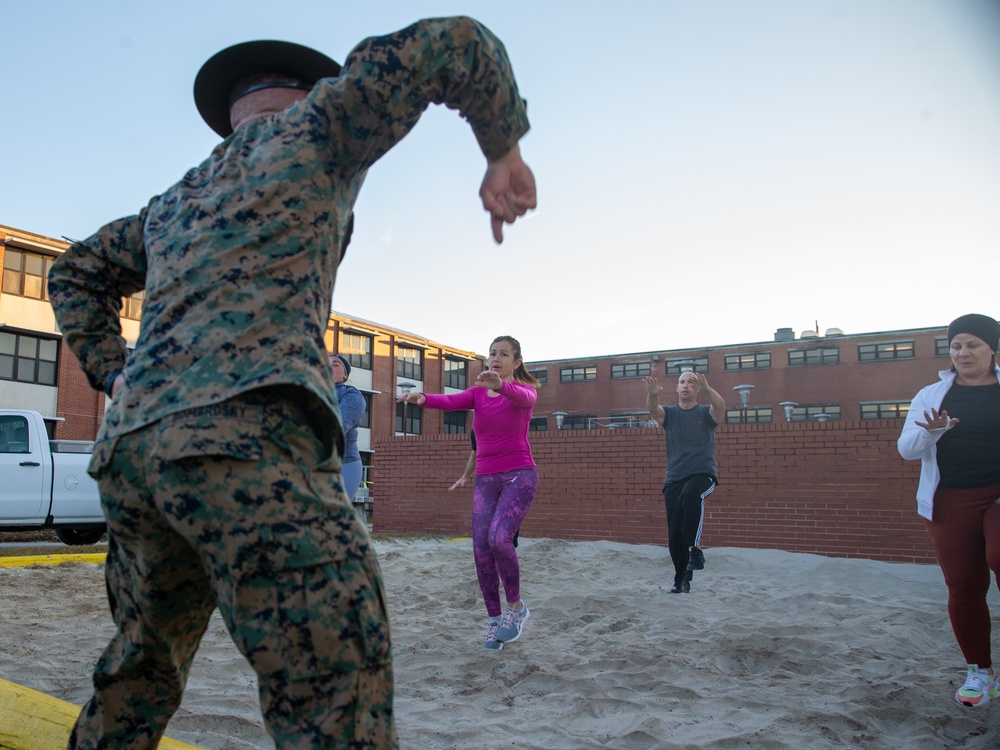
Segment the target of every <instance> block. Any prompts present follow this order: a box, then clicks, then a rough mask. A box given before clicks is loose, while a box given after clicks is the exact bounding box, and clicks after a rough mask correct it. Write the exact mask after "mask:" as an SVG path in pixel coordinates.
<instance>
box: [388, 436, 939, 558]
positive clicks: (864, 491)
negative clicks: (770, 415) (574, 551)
mask: <svg viewBox="0 0 1000 750" xmlns="http://www.w3.org/2000/svg"><path fill="white" fill-rule="evenodd" d="M901 426H902V423H901V422H900V421H899V420H870V421H856V422H827V423H822V424H821V423H805V422H793V423H785V422H782V423H777V424H766V425H723V426H721V427H719V430H718V432H717V435H716V449H717V457H718V460H719V473H720V476H719V479H720V482H721V484H720V486H719V487H718V489H716V491H715V492H714V493H713V494H712V495H711V496H710V497H709V498H708V501H707V503H706V514H705V523H704V529H703V533H702V543H703V545H704V546H705V547H758V548H775V549H783V550H788V551H794V552H811V553H817V554H822V555H830V556H835V557H864V558H873V559H878V560H888V561H892V562H921V563H928V562H933V561H934V553H933V550H932V548H931V546H930V541H929V539H928V535H927V531H926V528H925V526H924V522H923V519H921V518H920V517H919V516H918V515H917V513H916V500H915V499H914V495H915V493H916V488H917V478H918V474H919V462H908V461H903V460H902V459H901V458H900V457H899V454H898V453H897V452H896V438H897V437H898V435H899V430H900V427H901ZM531 445H532V451H533V453H534V456H535V461H536V462H537V463H538V472H539V477H540V485H539V491H538V496H537V497H536V499H535V503H534V505H533V506H532V508H531V512H530V513H529V514H528V517H527V518H526V519H525V522H524V525H523V526H522V531H523V533H524V534H525V535H526V536H536V537H553V538H558V539H577V540H598V539H608V540H612V541H617V542H628V543H638V544H660V545H665V544H666V535H667V528H666V518H665V513H664V508H663V495H662V494H661V492H660V489H661V486H662V482H663V474H664V469H665V461H666V459H665V449H664V441H663V433H662V431H661V430H659V429H631V430H604V429H601V430H579V431H562V432H558V431H549V432H538V433H532V435H531ZM374 448H375V456H374V465H375V466H377V467H378V473H377V476H378V481H377V482H376V484H375V487H374V501H375V502H374V518H373V528H374V530H375V531H376V532H382V533H406V532H409V533H428V534H450V535H456V536H468V535H469V533H470V531H471V523H470V507H471V502H472V490H471V487H469V486H466V487H465V488H463V489H461V490H456V491H454V492H448V487H449V486H450V485H451V483H452V482H454V481H455V479H456V478H458V476H459V475H460V474H461V473H462V469H463V467H464V466H465V461H466V459H467V457H468V454H469V440H468V437H467V436H465V435H430V436H425V437H417V436H410V437H407V438H384V439H379V440H377V441H376V444H375V446H374Z"/></svg>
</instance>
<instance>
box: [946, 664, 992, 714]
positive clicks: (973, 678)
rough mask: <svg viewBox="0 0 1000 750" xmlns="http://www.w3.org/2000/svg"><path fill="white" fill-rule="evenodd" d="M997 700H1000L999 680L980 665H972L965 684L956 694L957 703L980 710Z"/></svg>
mask: <svg viewBox="0 0 1000 750" xmlns="http://www.w3.org/2000/svg"><path fill="white" fill-rule="evenodd" d="M997 698H1000V682H998V680H997V678H996V677H995V676H993V675H991V674H990V673H989V672H987V671H986V670H985V669H980V668H979V666H978V665H976V664H970V665H969V671H968V673H967V675H966V677H965V684H964V685H962V687H960V688H959V689H958V692H956V693H955V701H956V702H957V703H958V704H959V705H962V706H968V707H969V708H979V707H980V706H985V705H986V704H987V703H989V702H990V701H991V700H996V699H997Z"/></svg>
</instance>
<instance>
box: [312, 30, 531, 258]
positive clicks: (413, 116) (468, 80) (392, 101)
mask: <svg viewBox="0 0 1000 750" xmlns="http://www.w3.org/2000/svg"><path fill="white" fill-rule="evenodd" d="M309 101H310V102H312V103H313V104H315V105H316V106H318V107H320V108H321V109H322V110H323V111H324V112H325V114H326V116H327V117H328V118H329V119H330V121H331V122H332V123H334V124H335V127H334V128H333V129H332V131H331V145H332V146H333V148H334V149H335V151H336V152H337V159H336V164H337V167H338V168H339V169H342V170H344V172H345V174H346V175H349V176H352V177H353V176H354V175H356V174H358V173H359V172H360V171H363V170H365V169H367V168H368V167H370V166H371V165H372V164H374V163H375V162H376V161H378V159H380V158H381V157H382V156H383V155H384V154H385V153H386V152H387V151H388V150H389V149H391V148H392V147H393V146H394V145H395V144H396V143H397V142H398V141H399V140H400V139H401V138H403V136H405V135H406V134H407V133H408V132H409V131H410V129H411V128H412V127H413V126H414V125H416V123H417V120H418V119H419V118H420V115H421V113H423V111H424V109H426V107H427V106H428V105H429V104H444V105H445V106H447V107H450V108H451V109H457V110H458V111H459V112H460V113H461V114H462V116H463V117H464V118H465V119H466V120H468V122H469V125H471V126H472V131H473V133H474V134H475V136H476V140H477V141H478V142H479V147H480V149H481V150H482V152H483V155H484V156H485V157H486V160H487V162H488V166H487V169H486V176H485V177H484V179H483V184H482V188H481V189H480V196H481V197H482V200H483V206H484V208H485V209H486V210H487V211H488V212H489V213H490V221H491V224H492V226H493V236H494V238H495V239H496V241H497V242H501V241H502V239H503V236H502V233H501V231H502V226H503V224H504V223H508V224H510V223H512V222H513V221H514V220H515V219H516V218H517V217H518V216H523V215H524V213H525V212H526V211H527V210H528V209H530V208H533V207H534V206H535V178H534V176H533V175H532V174H531V170H530V169H528V168H527V166H526V165H525V164H524V162H523V161H522V160H521V155H520V151H519V150H518V148H517V145H518V141H519V140H520V139H521V137H522V136H523V135H524V134H525V133H526V132H527V131H528V115H527V103H526V102H525V101H524V100H523V99H522V98H521V95H520V93H519V92H518V88H517V81H516V80H515V78H514V71H513V68H512V67H511V64H510V60H509V59H508V57H507V51H506V50H505V49H504V46H503V44H502V43H501V42H500V40H499V39H497V37H496V36H495V35H494V34H493V33H492V32H491V31H490V30H489V29H488V28H486V27H485V26H483V25H482V24H481V23H479V22H478V21H476V20H474V19H471V18H467V17H455V18H429V19H425V20H422V21H418V22H417V23H414V24H412V25H410V26H407V27H406V28H404V29H400V30H399V31H397V32H394V33H392V34H387V35H385V36H380V37H371V38H369V39H366V40H364V41H363V42H361V43H360V44H359V45H358V46H357V47H355V48H354V50H353V51H352V52H351V53H350V55H348V58H347V60H346V61H345V62H344V67H343V69H342V71H341V74H340V76H338V77H337V78H329V79H325V80H324V81H323V82H321V84H320V85H318V86H317V87H316V88H315V89H314V90H313V93H311V94H310V96H309ZM359 135H363V137H359Z"/></svg>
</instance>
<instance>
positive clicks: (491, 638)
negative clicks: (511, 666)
mask: <svg viewBox="0 0 1000 750" xmlns="http://www.w3.org/2000/svg"><path fill="white" fill-rule="evenodd" d="M499 628H500V622H499V621H498V620H497V621H494V620H487V621H486V640H485V641H483V648H491V649H493V650H495V651H499V650H500V649H502V648H503V644H502V643H501V642H500V641H498V640H497V630H498V629H499Z"/></svg>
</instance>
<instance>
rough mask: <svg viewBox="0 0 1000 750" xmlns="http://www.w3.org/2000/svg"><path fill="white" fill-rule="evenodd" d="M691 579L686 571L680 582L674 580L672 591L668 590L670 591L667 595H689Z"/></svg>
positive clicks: (689, 573) (689, 572)
mask: <svg viewBox="0 0 1000 750" xmlns="http://www.w3.org/2000/svg"><path fill="white" fill-rule="evenodd" d="M691 578H692V575H691V571H690V570H688V571H687V572H686V573H685V574H684V575H683V576H681V580H680V581H677V580H674V587H673V588H672V589H670V591H669V592H667V593H670V594H690V593H691Z"/></svg>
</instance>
